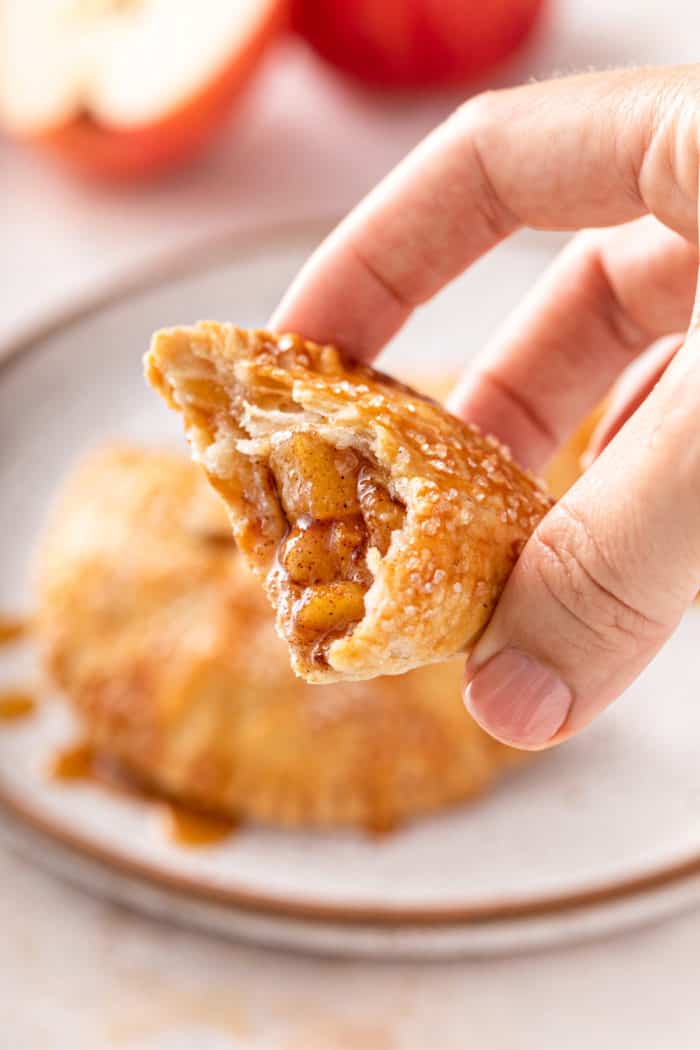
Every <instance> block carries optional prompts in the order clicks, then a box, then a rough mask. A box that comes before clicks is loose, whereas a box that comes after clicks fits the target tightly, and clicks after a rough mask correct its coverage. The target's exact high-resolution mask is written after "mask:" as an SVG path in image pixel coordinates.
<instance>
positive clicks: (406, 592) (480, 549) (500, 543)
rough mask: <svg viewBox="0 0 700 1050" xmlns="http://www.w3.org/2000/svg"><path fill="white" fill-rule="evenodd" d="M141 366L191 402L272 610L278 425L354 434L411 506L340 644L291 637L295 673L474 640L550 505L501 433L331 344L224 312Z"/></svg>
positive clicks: (280, 523) (198, 449) (314, 677)
mask: <svg viewBox="0 0 700 1050" xmlns="http://www.w3.org/2000/svg"><path fill="white" fill-rule="evenodd" d="M146 374H147V377H148V380H149V381H150V383H151V384H152V385H153V386H154V387H155V388H156V389H157V390H158V391H159V392H160V393H161V394H162V395H163V396H164V397H165V399H166V400H167V401H168V403H169V404H170V405H171V406H172V407H174V408H176V409H177V410H179V411H180V412H182V413H183V416H184V422H185V427H186V430H187V435H188V438H189V441H190V445H191V448H192V450H193V455H194V457H195V459H196V460H198V461H199V462H200V463H201V464H202V465H203V466H204V467H205V469H206V471H207V474H208V476H209V478H210V480H211V481H212V483H213V485H214V487H215V488H217V490H218V491H219V492H220V494H221V495H222V496H223V498H224V500H225V502H226V505H227V507H228V510H229V513H230V516H231V521H232V524H233V529H234V533H235V536H236V539H237V541H238V543H239V545H240V547H241V550H242V551H243V553H244V554H245V556H246V558H247V559H248V561H249V563H250V564H251V566H252V567H253V569H254V570H255V572H256V573H257V574H258V575H259V576H261V577H262V578H263V579H265V580H266V581H267V586H268V593H269V594H270V597H271V599H272V601H273V604H275V605H276V607H277V609H278V612H279V610H280V594H279V589H278V588H276V586H275V575H276V574H275V572H274V571H273V570H274V567H275V564H276V561H275V559H276V555H277V551H278V549H279V545H280V542H281V541H282V539H283V538H284V535H285V532H286V530H287V529H288V522H287V520H286V518H285V515H284V513H283V511H282V507H281V504H280V499H279V495H278V492H277V490H276V488H275V485H274V483H273V480H272V478H271V473H270V470H269V462H270V455H271V451H272V450H273V449H274V448H275V447H276V446H277V444H278V443H279V442H280V441H283V440H284V439H285V438H286V437H288V436H289V435H290V434H298V433H302V432H305V433H308V432H310V433H312V434H313V435H315V436H316V437H318V438H320V439H322V440H324V441H327V442H330V443H331V444H332V445H333V446H334V447H335V448H337V449H347V448H351V449H353V450H355V451H356V452H357V453H358V454H360V455H362V456H364V457H366V458H368V459H369V460H371V461H372V462H373V463H374V464H377V466H378V468H379V469H380V470H381V471H382V472H383V473H384V475H385V476H386V478H387V479H388V484H389V486H390V492H391V495H392V497H394V498H396V499H397V500H400V501H401V502H402V504H403V505H404V506H405V508H406V513H405V518H404V521H403V525H402V527H401V528H400V529H397V530H396V531H394V532H393V533H392V536H391V543H390V546H389V549H388V550H387V551H386V553H385V554H381V553H380V552H379V551H378V550H376V549H374V550H370V551H369V554H368V556H367V564H368V566H369V568H370V569H371V573H372V577H373V582H372V585H371V587H370V588H369V590H368V591H367V593H366V594H365V598H364V616H363V617H362V619H361V620H360V621H359V622H358V623H356V624H355V625H354V627H353V628H352V629H351V630H349V631H348V632H347V633H346V634H345V635H344V636H342V637H339V638H337V639H336V640H334V641H333V642H332V643H331V644H330V646H329V647H328V651H327V654H326V660H325V663H324V664H323V665H321V666H309V664H308V662H305V661H304V660H303V659H301V658H300V656H299V653H298V652H297V651H295V647H294V646H293V645H292V646H291V655H292V662H293V666H294V667H295V670H296V671H297V672H298V673H300V674H302V675H303V676H304V677H305V678H307V680H309V681H318V682H321V681H331V680H337V679H362V678H370V677H373V676H375V675H378V674H398V673H402V672H405V671H407V670H409V669H411V668H414V667H417V666H420V665H422V664H426V663H431V662H434V661H439V660H443V659H445V658H448V657H450V656H453V655H454V654H455V653H458V652H462V651H464V650H465V649H466V648H467V647H469V646H470V645H472V644H473V643H474V641H475V640H476V638H477V637H478V635H479V633H480V632H481V630H482V629H483V627H484V626H485V624H486V622H487V620H488V618H489V616H490V614H491V612H492V609H493V607H494V605H495V603H496V600H497V598H498V596H499V595H500V593H501V591H502V589H503V586H504V584H505V581H506V579H507V577H508V575H509V573H510V571H511V569H512V567H513V564H514V563H515V560H516V559H517V557H518V555H519V553H520V550H521V549H522V546H523V545H524V543H525V541H526V540H527V538H528V537H529V535H530V534H531V532H532V530H533V529H534V528H535V526H536V525H537V523H538V522H539V520H540V519H541V517H542V516H543V514H544V513H545V512H546V510H547V509H548V506H549V502H548V499H547V497H546V495H545V493H544V491H543V489H542V488H541V486H540V485H539V484H538V483H537V482H536V481H535V480H534V479H533V478H531V477H530V476H529V475H527V474H526V473H524V472H523V471H522V470H520V469H519V468H518V467H517V466H516V464H515V463H513V461H512V460H511V458H510V456H509V454H508V453H507V451H506V450H505V449H504V448H503V447H502V446H501V445H499V443H498V442H497V441H496V440H495V439H493V438H489V437H484V436H482V435H481V434H480V433H479V432H478V431H477V430H476V429H475V428H473V427H470V426H467V425H465V424H463V423H461V422H460V421H459V420H457V419H456V418H455V417H453V416H452V415H450V414H449V413H447V412H446V411H445V410H444V409H442V408H441V407H440V406H439V405H438V404H436V403H435V402H433V401H431V400H429V399H427V398H424V397H422V396H421V395H420V394H418V393H416V392H415V391H413V390H411V389H409V388H408V387H405V386H403V385H401V384H399V383H397V382H396V381H395V380H393V379H391V378H390V377H388V376H385V375H383V374H381V373H379V372H376V371H374V370H372V369H369V368H363V367H359V366H354V365H351V364H348V363H347V362H345V361H344V360H343V358H342V357H341V355H340V353H339V352H338V351H337V350H336V349H335V348H333V347H330V346H318V345H316V344H314V343H311V342H308V341H305V340H302V339H300V338H299V337H296V336H280V337H278V336H274V335H271V334H269V333H267V332H260V331H242V330H241V329H238V328H236V327H234V326H233V325H223V324H214V323H202V324H199V325H197V326H195V327H192V328H176V329H171V330H167V331H161V332H158V333H156V335H155V336H154V338H153V342H152V345H151V349H150V352H149V353H148V355H147V357H146ZM201 391H204V392H205V395H206V396H203V397H200V392H201ZM212 391H214V392H215V396H214V398H213V399H212V398H211V396H210V395H211V392H212ZM278 626H282V628H283V627H284V625H283V624H280V622H279V619H278ZM283 633H284V631H283Z"/></svg>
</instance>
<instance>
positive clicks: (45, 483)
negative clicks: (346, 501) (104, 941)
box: [0, 227, 700, 956]
mask: <svg viewBox="0 0 700 1050" xmlns="http://www.w3.org/2000/svg"><path fill="white" fill-rule="evenodd" d="M321 233H322V230H321V228H320V227H318V228H311V229H310V228H309V227H306V228H305V229H303V230H298V229H296V230H294V229H291V230H290V229H287V230H282V231H279V230H278V231H277V232H275V233H267V234H259V235H256V236H250V237H247V238H245V237H244V238H241V237H240V236H239V237H238V238H229V239H223V240H222V241H220V242H218V243H217V244H209V245H206V246H203V247H202V248H200V249H199V250H196V251H190V252H187V253H186V257H181V258H180V259H178V260H175V261H173V262H171V263H170V264H168V265H166V266H164V267H160V268H159V269H158V272H157V273H151V274H147V275H140V276H139V278H138V279H136V280H134V281H133V282H131V283H130V286H129V287H124V288H121V289H111V290H110V291H109V294H107V295H105V296H103V297H102V298H101V299H100V300H99V301H94V302H92V303H89V304H84V305H83V306H80V307H77V308H75V309H73V310H71V311H70V312H68V313H66V314H65V315H64V316H63V317H62V318H60V319H58V320H54V321H53V322H50V323H46V324H44V325H42V326H41V328H40V329H37V330H36V331H35V332H34V333H33V334H30V335H28V336H27V337H26V338H24V339H23V340H21V342H20V343H15V344H14V345H13V346H9V347H6V348H5V349H4V350H3V351H0V528H1V535H2V544H1V545H0V546H1V549H0V594H1V600H0V607H2V608H4V609H6V610H7V609H10V610H17V609H29V608H30V605H31V601H30V594H29V584H28V565H29V559H30V556H31V551H32V545H33V542H34V538H35V536H36V534H37V532H38V530H39V529H40V527H41V526H42V523H43V520H44V516H45V513H46V508H47V504H48V501H49V499H50V496H51V493H52V491H53V490H54V488H55V486H56V484H57V482H58V481H59V479H60V478H61V477H62V476H63V475H64V474H65V472H66V470H67V469H68V468H69V466H70V465H71V463H72V462H73V460H74V459H75V458H76V456H78V455H79V454H80V453H82V452H83V451H84V450H85V448H86V447H88V446H90V445H92V444H94V443H95V442H99V441H100V440H103V439H105V438H110V437H123V438H129V439H136V440H142V441H157V442H159V443H162V442H163V441H164V440H165V441H170V442H172V443H173V444H176V445H181V444H182V438H181V435H180V432H179V427H178V423H177V421H176V419H175V418H174V416H173V415H172V414H171V413H169V412H167V410H166V409H165V408H164V407H163V406H162V405H161V404H160V402H159V400H158V399H157V398H155V397H154V395H153V394H152V393H150V392H149V391H148V390H147V389H146V387H145V385H144V383H143V380H142V377H141V355H142V353H143V351H144V349H145V347H146V346H147V344H148V338H149V335H150V332H151V331H152V330H153V329H154V328H156V327H159V326H161V325H164V324H174V323H177V322H190V321H193V320H195V319H198V318H219V319H235V320H236V321H237V322H238V323H240V324H242V325H261V324H263V323H264V322H265V319H266V317H267V316H268V315H269V313H270V310H271V309H272V307H273V306H274V304H275V302H276V300H277V298H278V296H279V294H280V292H281V291H282V290H283V289H284V287H285V285H286V284H287V282H288V281H289V279H290V277H291V276H292V275H293V274H294V272H295V271H296V270H297V268H298V266H299V265H300V263H301V262H302V260H303V259H304V258H305V256H306V255H307V253H308V252H309V251H310V249H311V248H312V246H313V244H314V243H315V242H316V241H317V240H318V238H319V237H320V236H321ZM554 246H555V244H553V242H552V241H550V240H549V239H546V238H539V237H536V236H534V235H523V236H522V237H521V238H519V239H516V240H514V241H512V242H511V243H509V244H507V245H505V246H503V247H501V248H499V249H498V250H496V251H494V252H493V253H491V254H490V255H489V256H488V257H487V259H485V260H484V261H482V262H481V263H480V264H479V265H477V266H476V267H475V268H474V269H473V270H472V271H471V272H470V273H469V274H468V275H466V276H465V277H463V278H462V279H460V280H459V281H458V282H456V283H455V284H454V285H453V286H452V287H451V288H450V289H449V290H448V291H447V292H446V293H444V294H443V295H442V296H440V297H439V298H438V299H437V300H436V301H434V302H433V303H432V304H431V305H430V306H428V307H426V308H425V309H423V310H422V311H420V312H419V313H418V314H417V315H416V317H415V318H414V319H413V321H412V322H411V323H410V325H409V326H408V327H407V328H406V330H405V331H404V332H403V333H402V334H401V335H400V337H399V338H398V339H397V340H396V341H395V343H394V345H393V346H392V347H391V349H390V351H389V352H388V354H387V355H386V357H385V359H384V361H383V364H384V365H385V367H390V368H394V369H396V368H397V367H398V368H399V369H400V370H401V371H403V372H409V373H413V374H420V373H421V371H425V369H426V368H428V367H430V368H433V369H435V368H438V367H439V368H441V369H445V370H448V371H451V372H454V371H455V370H456V369H457V368H458V367H459V366H461V365H462V364H463V363H464V362H465V361H467V360H468V358H469V357H470V355H471V354H472V353H473V352H475V351H476V350H477V349H478V348H479V347H480V346H481V345H482V344H483V343H484V341H485V339H486V337H487V335H488V334H489V333H490V332H491V331H492V330H493V328H494V327H495V326H496V324H497V323H498V322H499V320H500V319H501V318H502V316H503V315H504V314H505V312H506V311H507V310H508V309H510V308H511V307H512V306H513V304H514V303H515V302H516V301H517V300H518V298H519V297H520V296H521V295H522V294H523V292H524V291H525V289H526V288H527V287H528V286H529V285H530V284H531V283H532V281H533V279H534V278H535V277H536V276H537V274H538V273H539V272H540V271H541V270H542V268H543V267H544V266H545V265H546V263H547V261H548V259H549V258H550V256H551V253H552V251H553V248H554ZM699 641H700V610H698V611H693V612H691V614H690V615H689V616H688V617H687V618H686V620H685V621H684V622H683V624H682V625H681V628H680V630H679V631H678V633H677V635H676V637H675V639H674V640H673V641H672V643H671V644H670V645H668V646H667V647H666V649H665V650H664V652H663V653H662V654H661V655H660V656H659V658H658V659H657V660H656V661H655V663H654V664H653V665H652V666H651V667H650V668H649V669H648V671H647V672H646V673H645V675H644V676H643V677H642V678H641V680H640V681H639V682H637V683H636V685H635V686H634V687H633V688H632V689H630V691H629V693H628V694H627V695H626V696H625V697H624V698H623V699H622V700H621V701H620V702H619V703H618V704H617V705H616V706H615V708H614V710H612V711H610V712H609V713H608V714H607V715H605V716H604V717H603V718H601V719H600V720H599V721H598V722H597V723H596V725H595V726H594V727H592V728H591V729H590V730H588V731H587V732H586V733H584V734H583V735H582V736H581V737H580V738H579V739H578V740H576V741H574V742H572V743H570V744H567V745H565V746H563V747H561V748H559V749H558V750H556V751H554V752H552V753H549V754H545V755H543V756H541V758H540V759H539V760H538V761H536V762H534V763H533V764H532V765H531V766H530V767H529V768H527V769H525V770H522V771H518V772H517V773H514V774H513V775H511V776H510V777H509V778H508V779H507V780H505V781H503V782H502V783H501V784H500V786H499V787H498V788H497V789H496V790H495V791H494V792H493V793H491V794H489V795H488V796H486V797H485V798H484V799H483V800H481V801H479V802H477V803H476V804H474V805H471V806H464V807H461V808H457V809H455V810H452V811H450V812H448V813H445V814H444V815H441V816H437V817H434V818H432V819H427V820H423V821H421V822H419V823H417V824H415V825H413V826H411V827H409V828H407V829H405V830H402V831H399V832H396V833H395V834H393V835H389V836H387V837H385V838H382V839H371V838H368V837H365V836H364V835H361V834H351V833H342V834H319V833H314V834H310V833H309V834H303V833H290V832H277V831H272V830H265V829H260V828H252V827H251V828H246V829H244V830H241V831H239V832H238V833H236V834H235V835H234V836H232V837H231V838H230V839H229V840H227V841H225V842H224V843H222V844H219V845H217V846H214V847H210V848H207V849H199V850H188V849H184V848H182V847H178V846H176V845H173V844H172V843H170V842H168V841H167V839H166V838H165V837H164V836H163V834H162V829H161V826H160V824H159V821H158V819H157V814H156V812H155V810H154V807H153V806H152V805H149V804H148V803H144V802H140V801H137V800H133V799H128V798H125V797H119V796H117V795H111V794H109V793H108V792H105V791H103V790H100V789H99V788H96V787H91V786H89V785H87V784H85V785H67V784H63V785H62V784H56V783H52V782H50V781H49V780H47V778H46V777H45V775H44V773H43V768H44V767H45V764H46V761H47V757H48V756H50V755H51V753H52V752H54V751H55V748H56V746H57V745H58V744H60V743H61V742H63V741H67V740H70V739H71V737H72V736H73V735H74V733H75V728H74V726H72V724H71V721H70V717H69V715H68V714H67V712H66V711H65V709H64V708H63V706H62V705H61V704H60V703H47V704H44V705H43V706H42V708H41V711H40V713H39V714H38V715H36V716H35V717H32V718H31V719H28V720H26V721H23V722H17V723H7V724H4V725H2V726H0V812H1V813H2V821H1V825H2V830H3V832H4V834H5V835H6V836H7V837H8V838H9V840H10V841H11V842H12V843H13V844H15V845H17V846H19V847H20V848H22V849H23V850H24V851H25V852H26V853H27V854H28V855H29V857H30V859H31V860H32V861H33V862H35V863H39V864H44V865H48V866H49V867H51V868H52V869H53V870H55V871H56V872H58V873H60V874H63V875H64V876H66V877H68V878H70V879H72V880H73V881H77V882H80V883H81V884H83V885H85V886H86V887H88V888H90V889H92V890H93V891H95V892H99V893H103V894H106V895H109V896H110V897H112V898H115V899H118V900H121V901H124V902H127V903H129V904H132V905H133V906H135V907H138V908H143V909H146V910H148V911H150V912H154V913H157V914H159V915H162V916H167V917H169V918H172V919H175V920H177V921H181V922H188V923H192V924H196V925H199V926H202V927H206V928H208V929H211V930H215V931H217V932H219V933H223V934H230V935H235V936H245V937H249V938H253V939H256V940H258V941H261V942H266V943H273V944H278V945H287V946H293V947H299V948H306V949H315V950H324V951H332V952H336V953H345V954H350V953H355V954H381V955H391V954H396V955H398V954H402V955H408V954H413V955H433V956H437V955H448V954H454V953H467V952H487V951H499V950H505V949H508V950H513V949H514V948H523V947H527V946H531V945H535V944H543V943H548V942H553V941H557V940H559V941H561V940H563V939H568V938H572V937H574V936H582V935H587V934H591V933H597V932H601V931H606V932H607V931H610V930H612V929H613V928H617V927H620V926H622V925H628V924H630V923H633V922H639V921H641V920H645V919H649V918H652V917H658V916H660V915H662V914H665V913H667V912H669V911H672V910H677V909H678V908H680V907H683V906H688V905H689V904H691V903H693V902H694V901H695V900H696V898H697V899H700V763H699V762H698V761H697V748H698V742H699V741H700V704H698V697H699V696H700V661H698V660H697V656H696V654H697V648H698V642H699ZM32 660H33V658H32V653H31V650H28V651H26V652H22V651H21V650H16V651H12V650H10V649H4V650H2V651H1V652H0V687H1V686H2V684H8V683H9V682H11V681H21V682H25V681H27V680H28V678H29V676H31V675H32V674H33V673H34V669H33V667H32Z"/></svg>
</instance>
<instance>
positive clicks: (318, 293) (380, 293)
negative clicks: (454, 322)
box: [271, 67, 700, 359]
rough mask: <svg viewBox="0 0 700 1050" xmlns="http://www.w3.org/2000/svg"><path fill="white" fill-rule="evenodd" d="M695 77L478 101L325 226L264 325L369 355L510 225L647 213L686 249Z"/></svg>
mask: <svg viewBox="0 0 700 1050" xmlns="http://www.w3.org/2000/svg"><path fill="white" fill-rule="evenodd" d="M699 99H700V73H699V72H698V71H697V70H696V68H695V67H686V68H678V69H675V70H652V71H649V70H622V71H618V72H614V73H603V74H589V75H586V76H579V77H570V78H564V79H562V80H559V81H552V82H549V83H541V84H530V85H527V86H525V87H521V88H516V89H514V90H510V91H503V92H494V93H491V94H487V95H481V96H478V97H477V98H476V99H473V100H472V101H470V102H469V103H467V104H466V105H465V106H463V107H462V108H461V109H460V110H458V111H457V113H455V114H454V116H452V117H451V118H450V119H449V120H448V121H447V122H446V123H445V124H443V125H442V127H440V128H438V129H437V131H435V132H434V133H433V134H432V135H431V136H430V137H429V138H428V139H426V140H425V141H424V142H423V143H422V144H421V145H420V146H419V147H418V148H417V149H416V150H415V151H414V152H413V154H411V155H410V156H409V157H408V158H407V159H406V160H405V161H404V162H403V164H401V165H400V166H399V167H398V168H397V169H396V170H395V171H394V172H393V173H392V174H391V175H389V177H388V178H387V179H386V180H385V181H384V182H383V183H382V184H381V185H380V186H379V187H378V188H377V189H376V190H375V191H374V192H373V193H371V194H370V195H369V197H367V198H366V200H365V201H364V202H363V203H362V204H361V205H360V206H359V207H358V208H357V209H356V210H355V211H354V212H353V213H352V214H351V215H350V216H349V217H348V218H347V219H346V220H345V221H344V222H343V223H342V224H341V225H340V226H339V227H338V228H337V230H336V231H335V232H334V233H333V234H332V235H331V237H330V238H329V239H328V240H327V241H326V243H325V244H324V245H322V246H321V248H320V249H319V251H318V252H317V253H316V254H315V255H314V256H313V257H312V258H311V260H310V261H309V263H308V264H307V265H306V267H304V269H303V270H302V272H301V274H300V276H299V278H298V279H297V281H296V282H295V283H294V284H293V285H292V288H291V289H290V291H289V293H288V294H287V296H286V297H285V299H284V300H283V302H282V304H281V305H280V307H279V308H278V310H277V312H276V313H275V315H274V317H273V319H272V322H271V323H272V325H273V326H274V327H275V328H277V329H290V330H298V331H302V332H303V333H304V335H306V336H307V337H309V338H314V339H317V340H319V341H321V342H324V341H332V342H337V343H338V344H340V345H341V346H344V347H346V348H347V349H348V350H350V351H352V353H353V354H355V355H356V356H358V357H364V358H366V359H369V358H371V357H372V356H373V355H374V354H376V353H377V351H378V350H379V349H380V348H381V346H382V345H383V344H384V343H385V342H386V340H387V339H388V338H389V337H390V336H391V335H392V334H393V333H394V332H395V331H396V330H397V328H398V327H399V326H400V325H401V324H402V323H403V322H404V320H405V319H406V318H407V316H408V315H409V313H410V312H411V310H412V309H413V308H414V307H415V306H416V305H418V304H419V303H421V302H424V301H425V300H426V299H428V298H430V297H431V296H432V295H434V294H435V292H437V291H438V289H439V288H441V287H442V286H443V285H444V284H445V283H446V282H448V281H450V280H451V279H452V278H453V277H455V276H456V275H457V274H458V273H460V272H461V271H462V270H463V269H464V268H465V267H466V266H468V265H469V264H470V263H471V262H473V261H474V260H475V259H476V258H478V257H479V256H480V255H482V254H483V253H484V252H486V251H487V250H488V249H490V248H491V247H493V245H494V244H496V243H497V242H498V241H499V240H501V239H502V238H503V237H505V236H507V235H508V234H509V233H511V232H512V231H513V230H514V229H515V228H517V227H518V226H520V225H529V226H534V227H538V228H542V229H575V228H579V227H582V226H601V225H612V224H616V223H620V222H626V221H629V220H631V219H634V218H636V217H639V216H641V215H643V214H644V213H645V212H651V213H652V214H654V215H656V217H657V218H659V219H660V220H661V221H662V222H663V223H665V224H666V225H667V226H669V227H671V228H672V229H674V230H676V231H678V232H679V233H681V234H683V235H684V236H687V237H689V238H690V239H692V240H694V239H695V236H696V229H697V221H696V201H697V171H698V134H697V128H698V116H697V113H698V110H699V109H700V106H699V104H698V100H699Z"/></svg>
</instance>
